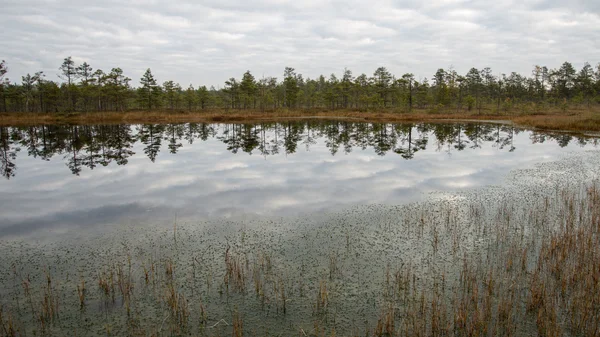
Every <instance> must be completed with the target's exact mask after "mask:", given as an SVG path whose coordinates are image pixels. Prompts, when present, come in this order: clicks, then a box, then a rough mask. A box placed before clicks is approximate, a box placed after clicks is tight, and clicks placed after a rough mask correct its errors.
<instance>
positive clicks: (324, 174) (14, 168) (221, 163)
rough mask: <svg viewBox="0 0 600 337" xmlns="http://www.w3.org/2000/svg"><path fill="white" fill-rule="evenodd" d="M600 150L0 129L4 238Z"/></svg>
mask: <svg viewBox="0 0 600 337" xmlns="http://www.w3.org/2000/svg"><path fill="white" fill-rule="evenodd" d="M597 144H598V140H597V139H591V138H580V137H574V136H571V135H568V134H551V133H541V132H537V131H529V130H523V129H519V128H515V127H512V126H506V125H500V124H480V123H452V124H425V123H417V124H374V123H350V122H340V121H301V122H283V123H258V124H167V125H157V124H147V125H85V126H81V125H72V126H32V127H2V128H0V161H1V168H0V169H1V170H0V173H1V174H2V176H3V178H2V179H0V205H2V208H1V209H2V212H1V213H0V237H12V236H24V235H29V236H38V237H52V236H58V235H60V233H62V232H68V231H69V230H72V229H78V230H81V229H83V228H86V229H94V230H100V231H101V230H102V228H103V226H108V225H110V224H116V225H118V224H124V223H127V224H140V225H141V224H148V223H172V222H173V221H174V220H175V219H178V220H177V221H194V219H206V218H212V217H228V218H241V219H244V218H251V217H274V216H288V215H294V216H297V215H302V214H309V213H315V212H324V211H331V210H336V209H342V208H348V207H353V206H355V205H365V204H377V203H379V204H402V203H406V202H409V201H415V200H419V199H420V198H422V197H423V196H424V195H426V194H427V193H428V192H431V191H454V190H461V189H465V188H472V187H478V186H483V185H489V184H496V183H499V182H500V181H501V179H503V177H504V175H505V174H506V173H507V172H508V171H510V170H512V169H515V168H526V167H530V166H531V165H533V164H534V163H538V162H543V161H552V160H555V159H558V158H559V157H561V156H562V155H564V154H565V153H567V152H574V151H582V150H585V149H593V148H596V147H597Z"/></svg>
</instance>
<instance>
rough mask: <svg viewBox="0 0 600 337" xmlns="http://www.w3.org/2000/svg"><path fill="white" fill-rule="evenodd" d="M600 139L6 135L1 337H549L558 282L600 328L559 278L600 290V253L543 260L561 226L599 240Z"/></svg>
mask: <svg viewBox="0 0 600 337" xmlns="http://www.w3.org/2000/svg"><path fill="white" fill-rule="evenodd" d="M598 144H599V143H598V139H597V138H592V137H583V136H575V135H570V134H567V133H552V132H541V131H534V130H526V129H522V128H518V127H514V126H511V125H504V124H497V123H468V122H457V123H432V124H428V123H413V124H378V123H358V122H356V123H354V122H343V121H326V120H301V121H290V122H279V123H266V122H265V123H255V124H145V125H60V126H59V125H54V126H50V125H48V126H31V127H0V161H1V162H0V163H1V167H0V168H1V172H0V173H1V174H2V176H3V177H2V178H1V179H0V205H2V206H1V207H2V212H1V213H0V256H2V259H0V331H2V329H4V333H5V334H7V335H11V334H9V333H8V332H10V331H18V332H19V333H17V334H14V335H54V336H63V335H78V336H107V335H111V336H113V335H114V336H122V335H131V336H148V335H153V336H180V335H192V336H196V335H199V336H223V335H233V336H242V335H244V336H277V335H286V336H287V335H296V336H298V335H299V336H330V335H339V336H359V335H362V336H364V335H369V336H390V335H406V336H412V335H436V334H438V332H440V331H445V333H441V332H440V333H439V334H441V335H444V334H446V335H451V334H452V333H451V332H452V331H453V332H454V334H455V335H469V334H470V333H471V332H473V331H474V330H473V329H475V330H477V331H479V332H480V333H481V334H482V335H483V334H486V333H490V334H492V335H494V334H496V333H498V334H508V335H531V334H535V333H536V331H537V330H536V329H538V328H539V327H536V324H537V325H538V326H539V325H540V324H551V322H553V321H556V319H555V318H553V316H548V317H547V316H543V315H546V314H545V312H546V311H543V312H542V311H540V312H542V314H535V313H534V314H531V310H532V309H531V307H532V306H533V307H534V308H535V305H536V304H535V303H534V304H531V301H532V300H531V298H533V297H532V296H533V295H532V294H531V293H530V292H533V291H534V290H535V289H536V287H540V286H539V285H540V284H541V282H548V284H550V285H548V286H543V287H542V289H548V292H547V294H549V295H548V296H550V297H551V298H559V297H560V296H564V297H565V298H569V301H565V303H572V305H571V304H570V305H569V306H563V308H562V309H561V310H563V312H564V316H562V317H578V319H580V320H578V321H577V322H576V323H572V324H573V325H572V326H571V328H572V329H573V331H579V332H582V331H583V332H589V331H590V330H589V329H593V324H594V323H593V322H594V321H595V318H596V316H594V315H593V314H590V315H584V314H581V313H582V312H584V310H587V309H585V308H588V306H587V304H586V303H587V302H581V299H585V298H588V297H589V296H587V295H586V296H584V295H585V294H589V293H593V291H592V290H590V289H587V288H582V287H584V285H586V284H588V283H586V282H584V281H577V280H575V279H574V278H565V279H564V280H569V281H568V282H571V281H570V280H573V281H572V282H573V284H571V285H569V287H572V289H574V290H573V292H567V293H562V294H561V295H560V296H559V295H557V294H555V293H551V291H560V289H561V287H559V286H554V285H553V284H555V283H556V282H559V281H556V280H554V279H553V277H556V273H555V269H552V268H555V267H552V266H555V265H557V263H563V264H562V265H560V266H561V267H560V268H559V269H560V270H562V269H564V270H571V269H569V268H572V267H573V266H577V265H580V264H583V265H585V266H592V267H590V268H587V267H586V268H584V269H585V272H581V271H579V272H575V271H572V272H571V271H569V272H568V273H569V275H582V277H585V278H586V280H587V279H591V278H590V277H592V276H589V273H596V272H597V271H598V270H600V268H596V267H593V266H594V263H597V259H596V258H595V257H596V256H598V255H597V254H600V248H597V247H600V245H597V246H595V245H594V244H592V241H588V240H585V244H583V243H582V244H574V245H564V246H558V247H559V248H560V247H571V248H573V249H575V248H576V247H595V248H593V249H595V251H594V252H593V253H592V252H588V251H585V250H582V251H569V253H564V255H565V256H574V258H573V259H574V261H575V262H573V263H571V262H569V261H570V260H569V259H567V260H559V261H558V262H553V263H554V264H550V263H548V264H542V263H538V262H537V261H538V259H539V261H542V259H541V257H542V256H544V255H543V254H544V252H548V251H550V248H548V247H550V246H548V245H549V244H552V245H554V246H551V247H553V248H552V249H554V250H553V251H556V249H559V248H557V246H556V242H562V241H564V240H565V239H556V237H555V235H559V234H560V233H562V230H566V231H567V232H566V234H567V235H570V236H569V237H570V238H571V239H572V240H578V239H580V238H583V239H585V238H594V240H596V239H597V238H599V237H600V235H598V233H597V231H598V230H600V226H597V225H594V226H590V225H589V223H590V221H591V222H594V221H597V219H600V212H599V211H598V210H600V204H599V203H600V188H599V187H598V186H600V184H598V182H597V180H598V177H599V176H600V151H597V150H598ZM573 230H579V232H577V233H584V234H577V235H572V234H571V233H572V231H573ZM584 230H585V231H587V232H583V231H584ZM571 239H570V240H571ZM544 247H546V248H544ZM563 249H565V248H563ZM577 254H580V255H577ZM555 256H559V255H552V256H551V257H549V258H546V259H549V260H550V261H553V260H551V259H552V258H554V257H555ZM560 256H562V255H560ZM577 261H579V262H577ZM545 265H547V266H548V270H545V269H543V268H542V267H541V266H545ZM550 267H552V268H550ZM573 270H574V269H573ZM534 271H535V272H534ZM553 282H554V283H553ZM556 284H558V283H556ZM515 285H517V288H515ZM519 289H526V290H525V291H521V290H519ZM527 289H531V290H527ZM569 289H571V288H569ZM582 289H583V290H582ZM507 301H510V302H507ZM548 301H550V299H547V300H546V302H543V303H551V302H548ZM578 301H579V302H578ZM507 308H509V309H507ZM506 310H509V312H510V313H511V314H506ZM536 310H537V309H536ZM540 310H542V309H540ZM540 315H542V316H540ZM461 317H468V319H466V320H465V321H462V318H461ZM539 317H542V318H539ZM477 319H481V320H480V321H477ZM562 320H564V319H562ZM440 322H441V323H440ZM540 322H541V323H540ZM569 322H570V321H569ZM569 324H570V323H569ZM11 327H12V328H13V329H14V330H10V328H11ZM589 327H591V328H589ZM438 329H441V330H438ZM578 329H579V330H578ZM582 329H583V330H582ZM585 329H588V330H585ZM7 331H8V332H7ZM583 332H582V333H581V335H585V333H583ZM0 334H2V332H0Z"/></svg>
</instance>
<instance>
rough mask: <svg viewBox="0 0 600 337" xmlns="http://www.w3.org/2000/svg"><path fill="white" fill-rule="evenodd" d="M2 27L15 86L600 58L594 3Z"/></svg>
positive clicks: (121, 15) (47, 12)
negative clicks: (98, 76) (44, 80)
mask: <svg viewBox="0 0 600 337" xmlns="http://www.w3.org/2000/svg"><path fill="white" fill-rule="evenodd" d="M0 22H1V23H2V27H3V29H2V31H0V59H5V60H6V61H7V64H8V66H9V73H8V75H7V76H8V77H9V78H11V79H13V80H17V79H20V76H22V75H25V74H26V73H33V72H36V71H40V70H42V71H44V72H45V73H46V74H47V75H48V78H49V79H54V80H58V77H57V76H56V73H57V72H58V67H59V65H60V64H61V62H62V59H63V58H64V57H67V56H73V57H74V59H75V60H77V61H78V62H83V61H87V62H88V63H89V64H91V65H92V66H93V67H94V68H100V69H103V70H105V71H108V70H110V69H111V68H113V67H121V68H122V69H123V70H124V71H125V74H126V75H127V76H129V77H131V78H132V79H133V81H132V83H133V84H134V85H137V82H138V79H139V78H140V77H141V75H142V73H143V72H144V71H145V69H146V68H148V67H150V68H151V69H152V70H153V72H154V74H155V76H156V77H157V78H158V79H159V81H161V82H162V81H166V80H171V79H172V80H175V81H177V82H179V83H180V84H181V85H183V86H187V85H189V84H194V85H215V86H219V85H222V84H223V82H224V81H225V80H226V79H228V78H230V77H237V78H239V77H241V75H242V74H243V72H244V71H246V70H248V69H249V70H251V71H252V72H253V73H254V74H255V75H257V76H262V75H263V74H264V75H265V76H276V77H279V78H281V76H282V73H283V69H284V67H286V66H291V67H294V68H295V69H296V70H297V72H299V73H302V74H303V75H304V77H311V78H314V77H316V76H318V75H320V74H324V75H328V74H331V73H336V74H338V75H339V74H341V73H342V71H343V69H344V67H347V68H349V69H351V70H352V71H353V72H354V74H355V75H358V74H360V73H366V74H369V75H370V74H372V73H373V71H374V70H375V69H376V68H377V67H379V66H382V65H383V66H387V67H388V68H389V70H390V71H392V72H393V73H394V74H397V75H401V74H403V73H406V72H411V73H414V74H415V75H416V76H417V77H418V78H423V77H427V78H431V76H432V75H433V74H434V73H435V71H436V70H437V69H438V68H440V67H443V68H447V67H449V66H451V65H453V66H454V67H455V69H456V70H457V71H459V72H462V73H466V72H467V71H468V69H469V68H471V67H477V68H483V67H487V66H489V67H491V68H492V69H493V70H494V72H495V73H502V72H504V73H507V72H511V71H517V72H520V73H522V74H529V73H530V71H531V69H532V67H533V65H535V64H542V65H546V66H548V67H550V68H553V67H558V66H559V65H560V64H561V63H562V62H563V61H570V62H572V63H573V64H574V65H575V66H577V67H581V66H582V65H583V63H584V62H586V61H587V62H590V63H592V64H595V63H596V62H598V61H600V60H599V59H598V55H600V44H598V43H597V42H596V39H597V36H599V35H600V5H599V2H597V1H589V0H576V1H569V2H564V1H557V0H550V1H542V0H520V1H516V0H499V1H495V2H489V1H462V0H434V1H427V2H422V1H416V0H409V1H398V0H380V1H372V2H366V1H358V0H348V1H339V0H333V1H316V0H310V1H291V0H269V1H261V2H255V1H241V0H208V1H203V2H196V1H191V0H174V1H170V2H163V1H150V0H149V1H144V0H135V1H116V0H109V1H105V0H103V1H100V0H91V1H86V2H85V4H82V3H81V2H78V1H74V0H55V1H43V0H22V1H16V0H8V1H5V2H3V6H2V11H1V12H0Z"/></svg>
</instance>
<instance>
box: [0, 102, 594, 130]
mask: <svg viewBox="0 0 600 337" xmlns="http://www.w3.org/2000/svg"><path fill="white" fill-rule="evenodd" d="M306 118H321V119H343V120H348V121H355V122H356V121H364V122H380V123H401V122H435V121H448V120H486V121H487V120H496V121H512V122H514V123H515V124H517V125H519V126H525V127H532V128H539V129H543V130H562V131H572V132H584V131H600V107H598V106H591V107H587V106H586V107H576V106H574V107H571V108H568V109H562V108H558V107H543V108H539V107H537V106H536V105H535V104H530V105H524V106H522V107H520V108H515V109H510V110H500V111H498V110H495V109H493V108H489V109H483V111H482V112H478V111H475V110H473V111H468V110H466V109H463V110H459V111H457V110H456V109H451V108H448V109H441V110H440V109H419V108H415V109H413V110H412V111H410V112H409V111H400V110H398V111H396V110H390V109H371V110H369V111H360V110H356V109H337V110H332V109H308V110H291V109H279V110H273V111H259V110H251V109H248V110H237V109H209V110H202V111H187V110H153V111H141V110H132V111H125V112H118V111H109V112H90V113H71V114H41V113H0V126H27V125H39V124H144V123H165V124H166V123H215V122H228V123H231V122H233V123H236V122H237V123H251V122H259V121H260V122H264V121H283V120H297V119H306Z"/></svg>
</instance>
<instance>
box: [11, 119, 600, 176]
mask: <svg viewBox="0 0 600 337" xmlns="http://www.w3.org/2000/svg"><path fill="white" fill-rule="evenodd" d="M520 132H522V131H521V130H520V129H518V128H515V127H512V126H506V125H500V124H480V123H452V124H424V123H419V124H371V123H350V122H340V121H308V122H307V121H302V122H284V123H258V124H204V123H201V124H196V123H189V124H145V125H69V126H56V125H53V126H46V125H42V126H30V127H0V164H1V171H0V173H1V174H2V176H4V177H5V178H7V179H10V178H13V177H15V176H16V171H17V167H18V166H17V157H18V155H19V154H21V153H23V152H24V150H26V151H27V155H29V156H31V157H35V158H40V159H41V160H44V161H49V160H50V158H52V157H53V156H62V157H63V160H64V162H65V164H66V166H67V167H68V168H69V169H70V170H71V172H72V173H73V174H75V175H79V174H80V173H81V171H82V170H83V169H86V168H87V169H91V170H93V169H95V168H96V167H98V166H108V165H109V164H110V163H112V162H114V163H115V164H117V165H126V164H127V163H128V159H129V157H131V156H132V155H134V154H135V152H134V151H133V147H134V145H135V144H137V143H140V144H142V145H143V151H144V154H145V155H146V156H147V157H148V158H149V159H150V161H152V162H155V161H156V158H157V156H158V155H159V153H160V151H161V148H162V147H163V142H164V143H166V148H167V149H168V151H169V152H170V153H172V154H175V153H177V152H178V151H180V150H181V149H182V148H184V143H187V144H193V143H194V142H195V141H198V140H199V141H206V140H208V139H217V140H219V141H221V142H222V143H223V144H224V146H225V147H226V149H227V150H228V151H231V152H232V153H234V154H235V153H238V152H240V151H242V152H246V153H250V154H253V153H259V154H261V155H263V156H271V155H278V154H282V153H285V154H293V153H295V152H297V151H298V149H299V147H304V148H305V150H306V151H310V148H311V146H313V145H315V144H317V143H318V142H319V141H322V142H323V143H324V144H325V146H326V147H327V149H328V150H329V152H330V153H331V154H332V155H336V154H337V153H339V152H343V153H346V154H348V153H350V152H351V151H352V149H353V148H360V149H363V150H365V149H367V148H372V150H373V151H374V152H375V153H376V154H378V155H380V156H383V155H386V154H390V153H391V154H397V155H399V156H401V157H402V158H404V159H412V158H414V157H415V155H416V154H417V153H418V152H419V151H422V150H425V149H426V148H427V147H428V146H434V147H435V148H436V150H437V151H446V152H452V151H462V150H465V149H466V148H471V149H480V148H481V147H482V145H483V144H485V143H490V144H493V146H495V147H497V148H498V149H502V150H506V151H509V152H512V151H515V150H516V147H515V145H514V137H515V135H517V134H519V133H520ZM529 138H530V140H531V143H532V144H535V143H544V142H546V141H548V140H553V141H555V142H556V143H557V144H558V145H559V146H560V147H566V146H567V145H568V144H569V143H570V142H572V141H576V142H577V143H578V144H579V145H581V146H583V145H586V144H588V143H592V144H593V145H596V144H597V142H598V139H595V138H585V137H575V136H572V135H568V134H564V133H558V134H549V133H540V132H531V133H530V136H529ZM430 140H432V141H430ZM21 155H22V154H21Z"/></svg>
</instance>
